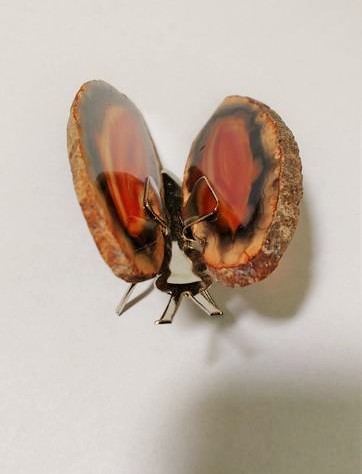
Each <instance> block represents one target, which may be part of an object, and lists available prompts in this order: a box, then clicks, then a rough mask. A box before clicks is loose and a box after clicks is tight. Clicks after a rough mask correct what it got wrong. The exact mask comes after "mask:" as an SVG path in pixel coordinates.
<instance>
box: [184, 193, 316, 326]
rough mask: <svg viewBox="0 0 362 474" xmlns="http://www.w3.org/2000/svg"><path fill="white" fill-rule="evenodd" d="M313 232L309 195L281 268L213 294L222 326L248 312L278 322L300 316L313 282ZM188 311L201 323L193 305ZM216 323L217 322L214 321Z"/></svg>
mask: <svg viewBox="0 0 362 474" xmlns="http://www.w3.org/2000/svg"><path fill="white" fill-rule="evenodd" d="M312 261H313V232H312V222H311V215H310V212H309V208H308V201H307V197H306V195H305V196H304V198H303V201H302V206H301V215H300V220H299V223H298V227H297V230H296V232H295V235H294V237H293V239H292V241H291V243H290V245H289V247H288V248H287V250H286V252H285V254H284V255H283V257H282V259H281V261H280V263H279V266H278V267H277V268H276V270H275V271H274V272H273V273H272V274H271V275H269V277H267V278H266V279H265V280H263V281H261V282H259V283H256V284H253V285H250V286H247V287H244V288H227V287H224V286H222V285H221V284H216V285H214V286H213V287H212V288H211V293H212V295H213V297H214V299H215V301H216V302H217V304H218V306H219V307H220V308H221V309H222V310H223V311H224V318H223V319H222V320H220V323H219V324H220V326H221V327H223V328H225V327H227V326H230V325H231V324H233V323H234V322H235V321H236V319H237V315H241V316H242V315H243V312H244V311H245V310H247V309H252V310H253V311H255V312H256V313H258V314H260V315H262V316H266V317H269V318H275V319H289V318H292V317H293V316H295V315H296V314H297V313H298V310H299V308H300V307H301V306H302V304H303V302H304V300H305V298H306V296H307V294H308V290H309V288H310V286H311V282H312ZM188 312H189V313H190V314H191V316H192V319H193V320H194V321H195V320H196V319H197V320H198V321H200V322H201V321H202V318H200V311H199V310H198V308H196V307H193V305H189V306H188ZM211 323H213V324H215V321H211Z"/></svg>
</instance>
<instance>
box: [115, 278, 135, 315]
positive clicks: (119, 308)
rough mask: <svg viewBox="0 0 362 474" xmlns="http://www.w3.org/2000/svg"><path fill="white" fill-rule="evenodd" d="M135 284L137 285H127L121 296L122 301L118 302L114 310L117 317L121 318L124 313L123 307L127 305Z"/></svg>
mask: <svg viewBox="0 0 362 474" xmlns="http://www.w3.org/2000/svg"><path fill="white" fill-rule="evenodd" d="M136 284H137V283H131V284H130V285H129V287H128V288H127V290H126V292H125V294H124V295H123V296H122V299H121V301H120V302H119V304H118V306H117V308H116V313H117V314H118V316H121V315H122V313H124V311H125V306H126V304H127V303H128V301H129V299H130V297H131V295H132V293H133V290H134V289H135V287H136Z"/></svg>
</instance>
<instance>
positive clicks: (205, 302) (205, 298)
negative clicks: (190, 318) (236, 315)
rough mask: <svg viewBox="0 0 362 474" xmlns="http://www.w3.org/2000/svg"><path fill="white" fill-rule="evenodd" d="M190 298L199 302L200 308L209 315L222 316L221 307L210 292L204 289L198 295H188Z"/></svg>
mask: <svg viewBox="0 0 362 474" xmlns="http://www.w3.org/2000/svg"><path fill="white" fill-rule="evenodd" d="M188 296H189V298H190V299H191V300H192V301H193V302H194V303H196V304H197V306H198V307H199V308H201V309H202V310H203V311H204V312H205V313H206V314H207V315H208V316H213V317H214V316H222V315H223V312H222V311H221V309H219V308H218V307H217V306H216V305H215V303H214V300H213V299H212V297H211V295H210V293H209V292H208V291H207V290H206V291H202V292H201V293H197V294H196V295H188Z"/></svg>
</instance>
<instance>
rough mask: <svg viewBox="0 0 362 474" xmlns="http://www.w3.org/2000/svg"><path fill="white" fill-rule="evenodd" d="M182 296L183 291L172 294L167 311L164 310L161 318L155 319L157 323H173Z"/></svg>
mask: <svg viewBox="0 0 362 474" xmlns="http://www.w3.org/2000/svg"><path fill="white" fill-rule="evenodd" d="M182 296H183V293H177V294H173V295H171V297H170V299H169V301H168V303H167V306H166V309H165V311H164V312H163V314H162V316H161V317H160V319H158V320H157V321H155V324H171V323H172V320H173V318H174V316H175V313H176V311H177V308H178V307H179V305H180V303H181V299H182Z"/></svg>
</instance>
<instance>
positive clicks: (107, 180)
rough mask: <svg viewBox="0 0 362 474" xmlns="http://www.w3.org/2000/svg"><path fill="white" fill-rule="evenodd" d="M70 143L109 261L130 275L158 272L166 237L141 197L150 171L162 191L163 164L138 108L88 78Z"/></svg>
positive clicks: (91, 222) (88, 212)
mask: <svg viewBox="0 0 362 474" xmlns="http://www.w3.org/2000/svg"><path fill="white" fill-rule="evenodd" d="M68 147H69V156H70V162H71V168H72V173H73V180H74V185H75V188H76V192H77V195H78V199H79V201H80V204H81V206H82V209H83V212H84V215H85V218H86V220H87V223H88V226H89V228H90V230H91V232H92V235H93V237H94V239H95V241H96V244H97V246H98V247H99V249H100V252H101V254H102V256H103V258H104V259H105V261H106V263H107V264H108V265H109V266H110V267H111V269H112V270H113V272H114V273H115V274H116V275H117V276H119V277H121V278H123V279H125V280H127V281H132V282H136V281H141V280H145V279H147V278H151V277H153V276H154V275H156V274H157V273H158V272H159V270H160V267H161V264H162V260H163V256H164V239H163V236H162V232H161V229H160V227H159V225H158V224H157V223H156V222H155V221H154V220H153V219H151V218H150V217H149V216H148V215H147V214H146V211H145V208H144V203H143V198H144V191H145V182H146V179H147V178H148V177H151V178H152V179H153V181H154V183H155V185H156V186H157V188H158V191H159V193H160V195H161V196H162V193H163V191H162V181H161V174H160V173H161V165H160V161H159V158H158V155H157V151H156V148H155V146H154V143H153V141H152V138H151V135H150V133H149V131H148V128H147V125H146V123H145V121H144V119H143V117H142V115H141V113H140V112H139V110H138V109H137V108H136V106H135V105H134V104H133V103H132V102H131V101H130V100H129V99H128V98H127V97H126V96H125V95H123V94H121V93H119V92H118V91H117V90H116V89H114V88H113V87H112V86H110V85H109V84H107V83H105V82H103V81H91V82H88V83H86V84H84V85H83V86H82V87H81V89H80V90H79V92H78V94H77V96H76V98H75V100H74V102H73V106H72V109H71V115H70V119H69V124H68ZM160 207H162V206H161V203H160Z"/></svg>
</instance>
